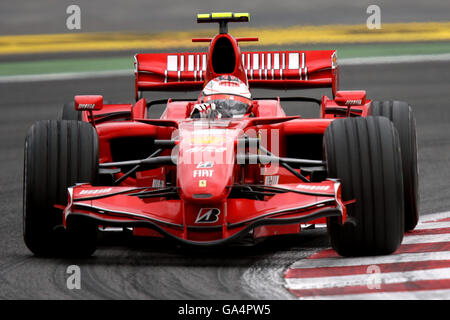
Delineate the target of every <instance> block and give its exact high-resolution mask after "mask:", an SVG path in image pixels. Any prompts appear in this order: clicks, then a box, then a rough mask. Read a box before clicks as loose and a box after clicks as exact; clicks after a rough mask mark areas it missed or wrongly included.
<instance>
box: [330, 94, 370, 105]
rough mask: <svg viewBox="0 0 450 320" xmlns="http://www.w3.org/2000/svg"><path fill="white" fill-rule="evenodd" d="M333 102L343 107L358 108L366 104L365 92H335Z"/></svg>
mask: <svg viewBox="0 0 450 320" xmlns="http://www.w3.org/2000/svg"><path fill="white" fill-rule="evenodd" d="M334 101H336V103H337V104H339V105H343V106H360V105H363V104H366V91H364V90H357V91H337V92H336V96H335V98H334Z"/></svg>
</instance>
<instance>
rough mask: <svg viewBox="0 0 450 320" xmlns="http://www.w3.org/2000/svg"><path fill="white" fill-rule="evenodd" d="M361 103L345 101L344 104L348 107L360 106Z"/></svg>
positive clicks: (358, 101)
mask: <svg viewBox="0 0 450 320" xmlns="http://www.w3.org/2000/svg"><path fill="white" fill-rule="evenodd" d="M361 103H362V101H361V100H347V101H346V102H345V104H346V105H348V106H355V105H360V104H361Z"/></svg>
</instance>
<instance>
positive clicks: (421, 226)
mask: <svg viewBox="0 0 450 320" xmlns="http://www.w3.org/2000/svg"><path fill="white" fill-rule="evenodd" d="M442 228H450V221H443V222H430V223H420V224H418V225H417V226H416V228H415V229H414V230H428V229H442Z"/></svg>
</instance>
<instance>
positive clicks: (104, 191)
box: [78, 188, 112, 196]
mask: <svg viewBox="0 0 450 320" xmlns="http://www.w3.org/2000/svg"><path fill="white" fill-rule="evenodd" d="M111 190H112V188H105V189H93V190H92V189H91V190H81V191H80V193H79V194H78V195H80V196H81V195H88V194H89V195H93V194H101V193H108V192H111Z"/></svg>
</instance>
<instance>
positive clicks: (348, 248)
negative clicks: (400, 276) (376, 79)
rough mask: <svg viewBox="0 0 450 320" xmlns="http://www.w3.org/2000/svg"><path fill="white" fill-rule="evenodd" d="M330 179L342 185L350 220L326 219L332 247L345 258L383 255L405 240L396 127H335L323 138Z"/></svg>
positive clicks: (345, 122) (360, 123) (351, 123)
mask: <svg viewBox="0 0 450 320" xmlns="http://www.w3.org/2000/svg"><path fill="white" fill-rule="evenodd" d="M324 149H325V157H326V161H327V167H328V177H329V178H337V179H340V180H341V183H342V199H343V200H344V201H349V200H353V199H354V200H356V202H355V203H351V204H349V205H347V206H346V208H347V220H346V221H345V223H344V224H342V223H341V219H340V218H328V219H327V225H328V232H329V236H330V241H331V245H332V247H333V248H334V249H335V250H336V251H337V252H338V253H339V254H340V255H342V256H365V255H383V254H389V253H392V252H394V251H395V250H397V248H398V247H399V245H400V244H401V241H402V239H403V230H404V204H403V180H402V166H401V153H400V145H399V141H398V134H397V131H396V130H395V128H394V126H393V124H392V123H391V122H390V121H389V120H388V119H386V118H383V117H367V118H346V119H338V120H335V121H333V122H332V123H331V124H330V125H329V127H328V128H327V130H326V131H325V135H324Z"/></svg>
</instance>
